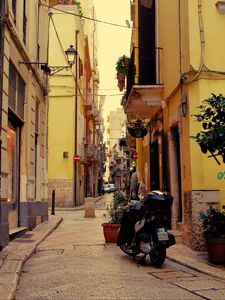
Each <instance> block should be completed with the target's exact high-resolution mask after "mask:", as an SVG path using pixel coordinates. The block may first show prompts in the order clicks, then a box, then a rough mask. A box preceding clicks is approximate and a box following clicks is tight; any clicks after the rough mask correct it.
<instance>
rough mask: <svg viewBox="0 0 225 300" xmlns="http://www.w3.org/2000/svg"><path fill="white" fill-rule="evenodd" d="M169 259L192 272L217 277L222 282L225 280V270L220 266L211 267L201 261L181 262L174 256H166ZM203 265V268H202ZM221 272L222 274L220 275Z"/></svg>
mask: <svg viewBox="0 0 225 300" xmlns="http://www.w3.org/2000/svg"><path fill="white" fill-rule="evenodd" d="M166 257H167V259H169V260H171V261H174V262H176V263H178V264H180V265H183V266H185V267H188V268H190V269H192V270H195V271H198V272H201V273H203V274H206V275H209V276H212V277H215V278H217V279H221V280H225V273H224V269H223V268H220V267H219V266H215V267H214V266H211V265H209V264H206V263H203V262H199V261H193V263H190V262H187V261H184V260H181V259H177V258H175V257H174V256H170V255H167V256H166ZM198 264H200V266H198ZM201 265H202V266H201ZM207 268H208V269H212V270H207ZM220 271H221V274H219V273H220Z"/></svg>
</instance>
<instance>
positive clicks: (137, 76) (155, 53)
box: [126, 47, 162, 97]
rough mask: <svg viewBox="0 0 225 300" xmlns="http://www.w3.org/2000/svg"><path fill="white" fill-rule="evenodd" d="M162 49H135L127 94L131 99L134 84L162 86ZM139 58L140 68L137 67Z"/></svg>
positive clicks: (128, 77) (131, 61) (129, 71)
mask: <svg viewBox="0 0 225 300" xmlns="http://www.w3.org/2000/svg"><path fill="white" fill-rule="evenodd" d="M161 55H162V48H159V47H157V48H145V47H134V48H133V51H132V55H131V59H130V66H129V70H128V74H127V89H126V94H127V97H129V94H130V91H131V89H132V86H133V85H134V84H136V85H161V84H162V81H161V75H160V65H161ZM136 56H138V66H136V65H135V62H136V59H135V57H136ZM137 68H138V69H137Z"/></svg>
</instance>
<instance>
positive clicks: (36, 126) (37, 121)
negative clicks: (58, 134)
mask: <svg viewBox="0 0 225 300" xmlns="http://www.w3.org/2000/svg"><path fill="white" fill-rule="evenodd" d="M38 127H39V101H38V99H37V100H36V107H35V132H36V133H37V134H38Z"/></svg>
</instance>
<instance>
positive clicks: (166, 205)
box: [142, 191, 173, 212]
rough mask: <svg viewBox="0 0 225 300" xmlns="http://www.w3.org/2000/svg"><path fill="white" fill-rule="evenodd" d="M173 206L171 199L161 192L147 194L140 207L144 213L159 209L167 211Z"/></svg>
mask: <svg viewBox="0 0 225 300" xmlns="http://www.w3.org/2000/svg"><path fill="white" fill-rule="evenodd" d="M172 204H173V197H172V196H171V195H167V194H165V193H163V192H161V191H152V192H150V193H148V194H147V195H146V196H145V197H144V199H143V201H142V207H143V209H144V210H145V211H152V212H153V211H157V210H161V209H165V210H168V209H170V208H171V206H172Z"/></svg>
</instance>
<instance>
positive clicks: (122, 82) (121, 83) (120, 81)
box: [118, 80, 125, 92]
mask: <svg viewBox="0 0 225 300" xmlns="http://www.w3.org/2000/svg"><path fill="white" fill-rule="evenodd" d="M118 87H119V90H120V92H122V90H123V89H124V87H125V80H118Z"/></svg>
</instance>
